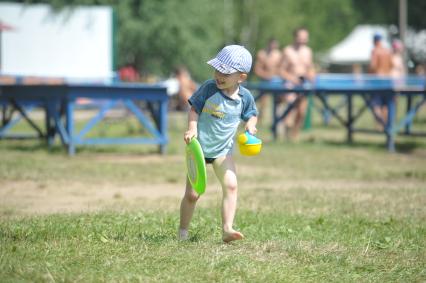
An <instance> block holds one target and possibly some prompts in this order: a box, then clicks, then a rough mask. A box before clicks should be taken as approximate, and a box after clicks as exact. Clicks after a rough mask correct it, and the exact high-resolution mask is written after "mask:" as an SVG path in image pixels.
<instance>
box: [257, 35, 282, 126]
mask: <svg viewBox="0 0 426 283" xmlns="http://www.w3.org/2000/svg"><path fill="white" fill-rule="evenodd" d="M281 60H282V53H281V51H280V49H279V43H278V41H277V40H276V39H275V38H272V39H270V40H269V42H268V46H267V47H266V48H264V49H261V50H259V52H258V53H257V55H256V62H255V65H254V73H255V75H256V76H257V77H258V78H260V79H261V80H262V81H281V78H280V64H281ZM267 98H268V97H267V96H266V95H264V96H262V97H261V98H260V99H259V108H260V111H259V119H261V118H262V115H263V112H264V111H265V108H266V102H267Z"/></svg>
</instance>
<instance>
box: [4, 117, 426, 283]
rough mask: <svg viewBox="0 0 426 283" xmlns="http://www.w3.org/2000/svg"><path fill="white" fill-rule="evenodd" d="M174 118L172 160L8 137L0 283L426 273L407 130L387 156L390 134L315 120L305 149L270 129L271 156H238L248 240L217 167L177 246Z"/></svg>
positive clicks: (421, 174) (425, 224) (417, 176)
mask: <svg viewBox="0 0 426 283" xmlns="http://www.w3.org/2000/svg"><path fill="white" fill-rule="evenodd" d="M421 114H422V115H420V118H419V119H420V120H419V121H420V122H418V123H417V124H416V125H415V126H416V128H420V129H423V130H424V129H425V123H424V121H425V120H426V119H425V116H426V113H421ZM129 123H130V124H129V125H132V124H131V122H129ZM169 124H170V125H169V126H170V140H171V142H170V145H169V146H168V149H167V154H166V155H164V156H158V155H157V154H155V153H153V151H155V150H156V147H154V146H152V147H151V146H132V147H126V146H124V147H123V146H116V147H101V148H90V147H87V148H86V147H85V148H79V149H78V153H77V155H76V156H75V157H72V158H70V157H68V156H67V155H66V153H65V151H64V150H63V149H62V148H61V147H60V146H59V145H58V146H56V147H55V148H53V150H52V151H50V152H49V151H48V150H47V149H46V148H45V147H44V144H43V143H41V142H38V141H4V140H3V141H0V161H1V162H0V194H1V195H0V282H46V281H47V282H58V281H59V282H70V281H72V282H127V281H130V282H138V281H142V282H212V281H215V282H216V281H219V282H235V281H237V282H330V281H331V282H425V281H426V267H425V266H426V247H425V246H426V140H425V139H424V138H400V137H399V138H398V139H397V141H398V142H397V149H398V153H394V154H390V153H388V152H387V151H386V150H385V148H384V138H383V137H382V136H373V137H371V136H367V135H362V134H359V135H355V143H354V144H353V145H347V144H346V143H344V140H345V132H344V130H343V128H342V127H340V126H338V124H337V123H336V122H335V121H333V122H332V123H331V125H330V126H328V127H325V126H322V124H321V123H320V122H319V121H318V120H316V121H315V122H314V128H313V129H312V130H311V131H309V132H304V133H303V134H302V137H301V141H300V142H297V143H290V142H286V141H271V138H270V134H269V133H268V126H267V123H264V124H262V123H261V125H260V137H261V138H263V140H264V141H265V143H264V147H263V150H262V153H261V155H259V156H256V157H252V158H247V157H242V156H240V155H239V154H236V160H237V169H238V176H239V205H238V211H237V216H236V227H237V228H238V229H240V230H241V231H242V232H243V233H244V234H245V236H246V239H245V240H243V241H240V242H235V243H232V244H223V243H222V242H221V240H220V239H221V230H220V226H221V224H220V203H221V192H220V188H219V183H218V182H217V181H216V180H215V178H214V175H213V171H212V169H211V168H208V187H207V192H206V194H205V195H204V196H203V197H202V198H201V199H200V201H199V204H198V207H197V209H196V212H195V214H194V218H193V222H192V226H191V231H190V232H191V238H190V241H188V242H179V241H177V240H176V232H177V226H178V221H179V205H180V197H181V195H182V193H183V187H184V180H185V168H184V157H183V152H184V147H183V140H182V133H183V131H184V129H185V116H184V115H183V114H175V113H174V114H173V115H172V116H171V117H170V123H169ZM113 126H114V127H118V128H120V127H119V126H118V125H113ZM131 127H133V126H131ZM135 127H136V126H135ZM111 128H113V127H112V126H111ZM132 129H133V128H132ZM119 130H123V129H122V128H120V129H119ZM127 130H128V129H127Z"/></svg>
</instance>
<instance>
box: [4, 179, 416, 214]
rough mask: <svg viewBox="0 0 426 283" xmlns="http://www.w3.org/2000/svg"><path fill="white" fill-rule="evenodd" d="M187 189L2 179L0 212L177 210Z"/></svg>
mask: <svg viewBox="0 0 426 283" xmlns="http://www.w3.org/2000/svg"><path fill="white" fill-rule="evenodd" d="M371 187H374V188H388V189H410V188H419V187H421V184H420V183H419V182H402V181H396V182H385V181H365V182H364V181H344V180H340V181H339V180H333V181H318V180H303V181H283V182H281V183H262V184H254V183H248V182H244V181H242V182H240V191H241V193H242V194H245V193H248V194H251V192H250V191H251V190H257V191H259V190H274V191H276V190H279V191H286V190H293V189H305V190H325V191H334V190H339V191H342V190H343V191H347V192H348V191H350V192H351V194H353V197H355V198H359V200H362V199H368V198H370V197H371V196H370V195H369V194H363V193H361V192H356V190H359V189H363V188H371ZM183 191H184V187H183V184H180V183H179V184H170V183H164V184H132V185H123V186H121V185H117V184H108V183H104V184H97V185H94V184H90V185H88V184H84V183H81V182H73V183H61V182H36V181H3V182H0V215H3V216H10V215H32V214H51V213H81V212H92V211H99V210H104V209H131V208H147V207H148V208H164V209H173V210H176V209H178V207H179V202H180V198H181V197H182V194H183ZM219 198H220V188H219V185H218V183H217V182H213V180H212V182H211V184H210V185H209V186H208V188H207V192H206V194H205V195H204V196H203V199H204V200H208V199H211V200H217V201H219Z"/></svg>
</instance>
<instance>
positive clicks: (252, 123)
mask: <svg viewBox="0 0 426 283" xmlns="http://www.w3.org/2000/svg"><path fill="white" fill-rule="evenodd" d="M256 124H257V116H251V117H250V119H248V121H247V123H246V130H247V131H248V132H249V133H250V134H252V135H255V134H256V133H257V128H256Z"/></svg>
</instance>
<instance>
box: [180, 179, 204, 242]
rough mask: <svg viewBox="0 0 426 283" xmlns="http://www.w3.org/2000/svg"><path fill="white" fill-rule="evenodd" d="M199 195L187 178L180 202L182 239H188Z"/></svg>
mask: <svg viewBox="0 0 426 283" xmlns="http://www.w3.org/2000/svg"><path fill="white" fill-rule="evenodd" d="M198 198H199V196H198V195H197V194H196V193H195V191H194V190H193V189H192V187H191V184H190V183H189V180H188V179H187V180H186V188H185V195H184V196H183V198H182V202H181V204H180V224H179V235H178V236H179V238H180V239H181V240H186V239H188V229H189V223H190V222H191V218H192V215H193V214H194V209H195V205H196V203H197V200H198Z"/></svg>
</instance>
